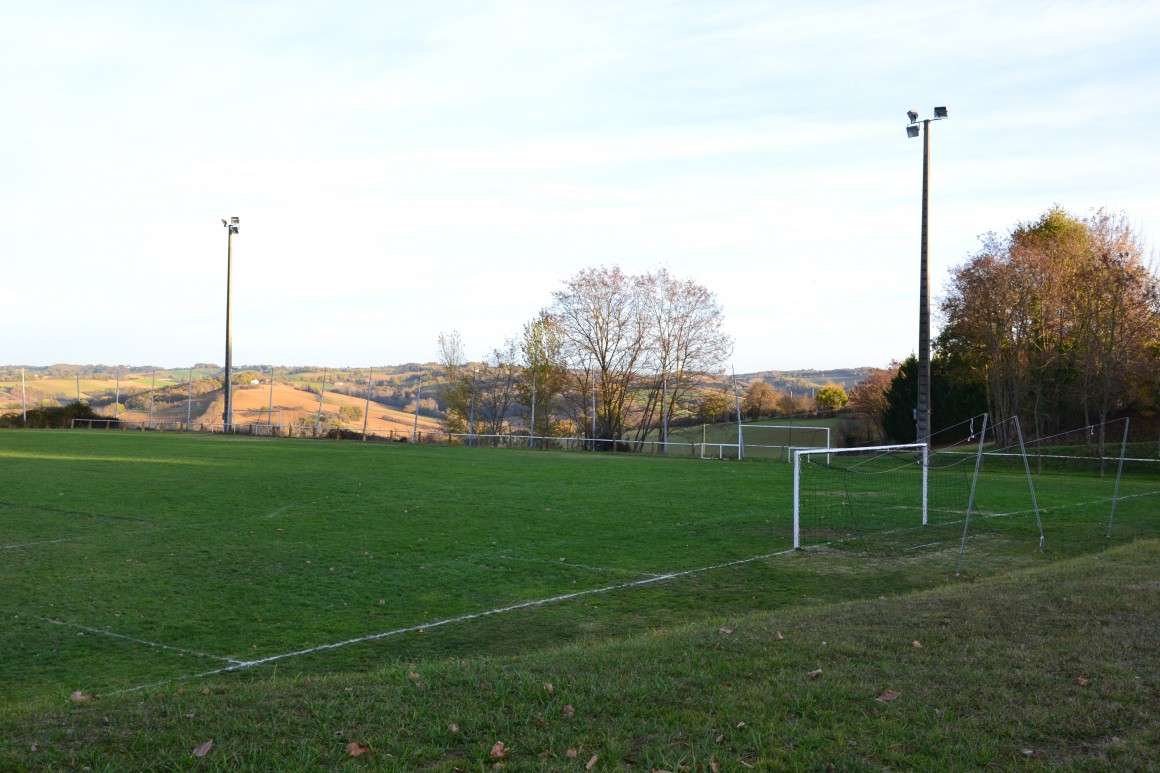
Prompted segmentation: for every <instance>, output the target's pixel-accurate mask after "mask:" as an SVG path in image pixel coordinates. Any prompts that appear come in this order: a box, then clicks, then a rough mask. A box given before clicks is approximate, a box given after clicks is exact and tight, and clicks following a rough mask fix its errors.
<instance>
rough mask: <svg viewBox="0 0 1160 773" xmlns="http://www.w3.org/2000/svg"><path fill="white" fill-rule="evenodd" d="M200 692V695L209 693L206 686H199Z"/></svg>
mask: <svg viewBox="0 0 1160 773" xmlns="http://www.w3.org/2000/svg"><path fill="white" fill-rule="evenodd" d="M201 694H202V695H209V688H208V687H203V688H201Z"/></svg>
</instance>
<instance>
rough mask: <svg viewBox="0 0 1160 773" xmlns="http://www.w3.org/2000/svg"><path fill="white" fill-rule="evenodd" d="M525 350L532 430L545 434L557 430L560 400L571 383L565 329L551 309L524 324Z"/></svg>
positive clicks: (523, 386)
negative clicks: (557, 404) (558, 402)
mask: <svg viewBox="0 0 1160 773" xmlns="http://www.w3.org/2000/svg"><path fill="white" fill-rule="evenodd" d="M521 350H522V351H521V354H522V357H523V372H522V373H521V375H520V400H521V402H522V403H523V404H524V405H525V406H527V408H528V412H529V417H528V421H529V427H530V429H531V431H532V434H534V435H537V436H540V437H545V436H548V435H551V434H553V429H552V428H553V426H554V422H553V417H554V415H555V408H556V401H557V398H558V397H559V396H560V395H561V394H562V393H563V392H564V390H565V389H566V388H567V386H568V366H567V363H566V362H565V359H564V338H563V333H562V332H561V330H560V326H559V325H558V324H557V322H556V319H555V318H554V317H553V316H552V314H551V313H550V312H549V311H548V310H547V309H544V310H541V311H540V313H539V315H537V316H536V318H535V319H533V320H532V321H530V322H528V323H527V324H525V325H524V334H523V340H522V342H521ZM533 419H534V424H535V426H531V423H532V422H533Z"/></svg>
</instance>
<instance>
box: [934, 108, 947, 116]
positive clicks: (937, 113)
mask: <svg viewBox="0 0 1160 773" xmlns="http://www.w3.org/2000/svg"><path fill="white" fill-rule="evenodd" d="M934 117H935V118H946V117H947V109H946V108H945V107H936V108H935V109H934Z"/></svg>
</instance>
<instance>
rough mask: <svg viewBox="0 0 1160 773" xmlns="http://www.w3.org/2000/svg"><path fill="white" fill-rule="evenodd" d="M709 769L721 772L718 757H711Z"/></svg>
mask: <svg viewBox="0 0 1160 773" xmlns="http://www.w3.org/2000/svg"><path fill="white" fill-rule="evenodd" d="M709 770H711V771H713V773H721V763H719V762H717V758H716V757H710V758H709Z"/></svg>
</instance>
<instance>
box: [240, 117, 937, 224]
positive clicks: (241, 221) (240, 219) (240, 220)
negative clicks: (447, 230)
mask: <svg viewBox="0 0 1160 773" xmlns="http://www.w3.org/2000/svg"><path fill="white" fill-rule="evenodd" d="M936 109H937V108H936ZM943 112H944V113H945V112H946V108H945V107H944V108H943ZM230 222H231V223H232V224H234V225H237V224H238V223H240V222H242V221H241V219H240V218H236V217H231V218H230Z"/></svg>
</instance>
